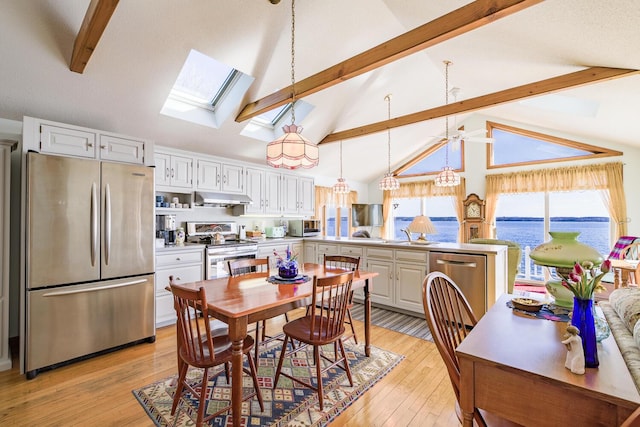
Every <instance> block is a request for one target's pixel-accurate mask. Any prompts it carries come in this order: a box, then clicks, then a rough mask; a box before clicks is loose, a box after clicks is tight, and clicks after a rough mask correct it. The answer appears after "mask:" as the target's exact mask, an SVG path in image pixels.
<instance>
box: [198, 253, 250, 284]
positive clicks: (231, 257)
mask: <svg viewBox="0 0 640 427" xmlns="http://www.w3.org/2000/svg"><path fill="white" fill-rule="evenodd" d="M256 255H257V253H256V252H247V253H234V254H219V253H207V271H206V273H207V280H211V279H218V278H221V277H229V265H228V262H229V261H235V260H237V259H242V258H255V257H256Z"/></svg>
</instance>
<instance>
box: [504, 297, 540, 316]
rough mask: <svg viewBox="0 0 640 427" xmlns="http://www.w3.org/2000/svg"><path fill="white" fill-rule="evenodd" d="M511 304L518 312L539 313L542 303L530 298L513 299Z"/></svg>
mask: <svg viewBox="0 0 640 427" xmlns="http://www.w3.org/2000/svg"><path fill="white" fill-rule="evenodd" d="M511 304H513V306H514V307H515V308H517V309H518V310H524V311H529V312H532V313H535V312H536V311H540V309H541V308H542V306H543V305H544V303H543V302H542V301H538V300H535V299H531V298H513V299H512V300H511Z"/></svg>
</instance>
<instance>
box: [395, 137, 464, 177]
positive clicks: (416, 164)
mask: <svg viewBox="0 0 640 427" xmlns="http://www.w3.org/2000/svg"><path fill="white" fill-rule="evenodd" d="M447 151H448V157H449V158H448V163H449V166H450V167H451V168H452V169H453V170H455V171H457V172H462V171H463V170H464V162H463V159H464V142H460V143H459V144H453V143H450V144H446V143H445V142H438V143H436V144H434V145H432V146H431V147H429V148H428V149H427V150H425V151H423V152H422V153H421V154H419V155H417V156H416V157H414V158H413V159H412V160H410V161H409V162H407V163H405V164H404V165H402V166H401V167H399V168H398V169H396V170H395V171H394V172H393V173H394V174H395V175H397V176H399V177H410V176H422V175H434V174H437V173H438V172H440V171H441V170H442V168H443V167H444V166H445V165H446V163H447V159H446V157H447V156H446V154H447Z"/></svg>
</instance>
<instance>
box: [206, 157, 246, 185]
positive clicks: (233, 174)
mask: <svg viewBox="0 0 640 427" xmlns="http://www.w3.org/2000/svg"><path fill="white" fill-rule="evenodd" d="M196 169H197V172H196V175H197V180H196V190H199V191H222V192H224V193H238V194H243V193H244V167H243V166H240V165H235V164H226V163H222V162H216V161H212V160H206V159H197V168H196Z"/></svg>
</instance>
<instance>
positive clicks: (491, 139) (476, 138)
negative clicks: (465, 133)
mask: <svg viewBox="0 0 640 427" xmlns="http://www.w3.org/2000/svg"><path fill="white" fill-rule="evenodd" d="M494 141H495V139H493V138H478V137H472V138H464V142H484V143H485V144H492V143H493V142H494Z"/></svg>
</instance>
